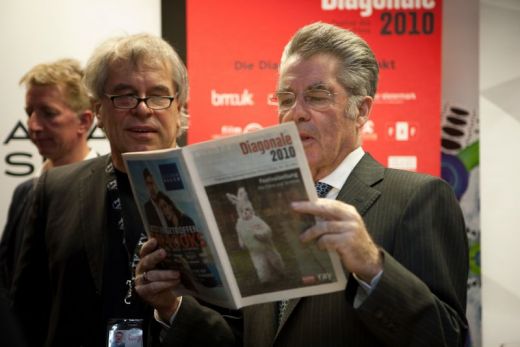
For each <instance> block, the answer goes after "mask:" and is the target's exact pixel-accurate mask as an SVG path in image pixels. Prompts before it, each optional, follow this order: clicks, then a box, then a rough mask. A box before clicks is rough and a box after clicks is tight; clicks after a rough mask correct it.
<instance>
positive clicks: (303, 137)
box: [300, 132, 314, 146]
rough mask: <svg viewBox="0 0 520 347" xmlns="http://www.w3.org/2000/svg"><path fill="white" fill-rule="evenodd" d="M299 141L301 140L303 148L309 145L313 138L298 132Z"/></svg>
mask: <svg viewBox="0 0 520 347" xmlns="http://www.w3.org/2000/svg"><path fill="white" fill-rule="evenodd" d="M300 139H301V140H302V143H303V145H304V146H305V145H306V144H309V143H310V142H312V141H313V140H314V137H312V136H311V135H308V134H306V133H302V132H300Z"/></svg>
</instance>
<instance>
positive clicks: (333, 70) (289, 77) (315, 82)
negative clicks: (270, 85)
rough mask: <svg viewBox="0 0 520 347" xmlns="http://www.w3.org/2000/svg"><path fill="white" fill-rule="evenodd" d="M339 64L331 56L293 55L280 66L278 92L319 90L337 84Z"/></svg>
mask: <svg viewBox="0 0 520 347" xmlns="http://www.w3.org/2000/svg"><path fill="white" fill-rule="evenodd" d="M339 68H340V62H339V60H338V58H337V57H335V56H333V55H332V54H327V53H318V54H315V55H312V56H309V57H302V56H300V55H298V54H293V55H291V56H289V57H287V59H286V60H285V61H284V62H283V64H282V65H281V66H280V70H279V76H278V90H279V91H291V90H294V89H296V88H297V89H303V90H307V89H315V88H316V89H320V88H321V87H323V86H327V85H331V84H336V83H337V82H338V78H337V75H338V69H339Z"/></svg>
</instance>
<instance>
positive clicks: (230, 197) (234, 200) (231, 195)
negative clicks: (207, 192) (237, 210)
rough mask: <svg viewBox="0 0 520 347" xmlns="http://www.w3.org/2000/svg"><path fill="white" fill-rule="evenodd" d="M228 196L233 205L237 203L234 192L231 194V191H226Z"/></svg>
mask: <svg viewBox="0 0 520 347" xmlns="http://www.w3.org/2000/svg"><path fill="white" fill-rule="evenodd" d="M226 196H227V198H228V200H229V201H231V203H232V204H233V205H236V204H237V197H236V196H234V195H233V194H229V193H226Z"/></svg>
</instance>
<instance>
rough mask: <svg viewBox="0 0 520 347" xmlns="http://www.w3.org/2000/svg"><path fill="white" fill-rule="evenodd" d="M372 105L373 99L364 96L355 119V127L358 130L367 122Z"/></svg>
mask: <svg viewBox="0 0 520 347" xmlns="http://www.w3.org/2000/svg"><path fill="white" fill-rule="evenodd" d="M373 104H374V99H373V98H372V97H370V96H365V97H364V98H363V101H361V105H360V106H359V114H358V116H357V118H356V127H357V128H358V129H361V128H362V127H363V125H365V123H366V122H367V121H368V118H369V116H370V112H371V111H372V106H373Z"/></svg>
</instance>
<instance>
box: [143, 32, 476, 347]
mask: <svg viewBox="0 0 520 347" xmlns="http://www.w3.org/2000/svg"><path fill="white" fill-rule="evenodd" d="M378 70H379V69H378V62H377V60H376V58H375V56H374V54H373V52H372V50H371V49H370V47H369V46H368V45H367V43H366V42H365V41H363V40H362V39H361V38H360V37H358V36H357V35H355V34H354V33H352V32H350V31H348V30H345V29H342V28H339V27H336V26H333V25H329V24H324V23H320V22H318V23H314V24H311V25H308V26H305V27H303V28H302V29H300V30H299V31H298V32H297V33H296V34H295V35H294V36H293V38H292V39H291V41H290V42H289V43H288V44H287V45H286V47H285V50H284V52H283V55H282V59H281V64H280V71H279V72H280V75H279V80H278V91H277V92H276V93H275V99H276V102H277V103H278V106H279V116H280V121H281V122H290V121H292V122H295V123H296V125H297V127H298V130H299V134H300V137H301V140H302V142H303V146H304V149H305V153H306V155H307V159H308V162H309V166H310V169H311V172H312V175H313V178H314V180H315V182H316V183H317V188H319V192H320V194H323V195H322V196H325V198H321V199H318V201H317V202H293V203H292V205H291V207H292V208H293V209H294V210H295V211H296V212H299V213H308V214H312V215H314V216H316V217H319V218H320V223H317V224H316V225H315V226H313V227H312V228H310V229H308V230H306V231H305V232H304V233H303V234H301V236H300V239H301V241H302V244H304V245H305V244H308V243H311V242H316V243H317V244H318V246H319V247H320V248H321V249H323V250H329V251H333V252H336V253H337V254H338V256H339V258H340V259H341V262H342V264H343V267H344V270H345V272H346V273H347V274H348V276H349V277H348V283H347V287H346V288H345V290H344V291H341V292H337V293H333V294H326V295H316V296H309V297H303V298H299V299H295V300H289V301H288V302H279V303H268V304H262V305H254V306H249V307H245V308H244V309H243V326H241V327H238V328H237V324H236V323H233V322H232V321H231V320H229V319H228V323H229V325H230V326H234V327H235V330H234V331H235V333H236V334H235V336H236V337H237V339H239V340H242V343H243V345H246V346H273V345H274V346H366V347H369V346H370V347H372V346H417V347H419V346H421V347H423V346H463V345H464V343H465V338H466V334H467V322H466V318H465V306H466V280H467V274H468V250H467V243H466V242H467V241H466V232H465V226H464V220H463V216H462V213H461V210H460V207H459V205H458V202H457V200H456V198H455V195H454V193H453V191H452V190H451V188H450V187H449V186H448V184H447V183H445V182H443V181H442V180H440V179H438V178H435V177H431V176H427V175H421V174H417V173H412V172H407V171H401V170H394V169H387V168H384V167H383V166H382V165H381V164H379V163H378V162H376V161H375V160H374V159H373V158H372V157H371V156H370V155H369V154H368V153H365V152H364V151H363V149H362V147H361V132H362V127H363V125H364V124H365V123H366V121H367V120H368V117H369V114H370V111H371V109H372V106H373V100H374V97H375V93H376V87H377V82H378V73H379V71H378ZM324 187H326V188H324ZM156 245H157V243H156V242H155V240H150V241H149V242H147V243H145V244H144V245H143V248H142V251H141V252H142V261H141V263H140V264H139V265H138V269H141V271H147V274H150V275H153V276H159V275H160V274H162V271H161V270H152V269H153V267H154V266H155V265H156V264H157V263H158V262H159V261H161V259H162V257H163V255H162V252H161V251H160V250H156V249H155V248H156ZM163 275H164V274H163ZM142 287H145V285H142V286H138V288H137V289H138V291H142V290H143V289H142ZM194 312H196V311H194ZM178 318H180V317H178ZM222 319H224V318H222ZM177 323H180V319H177V318H176V319H175V321H174V323H173V324H174V325H175V324H177ZM238 325H239V326H240V324H238ZM241 335H243V339H242V338H241V337H240V336H241ZM178 336H179V340H181V341H182V335H180V334H179V335H178ZM179 343H180V342H179Z"/></svg>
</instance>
